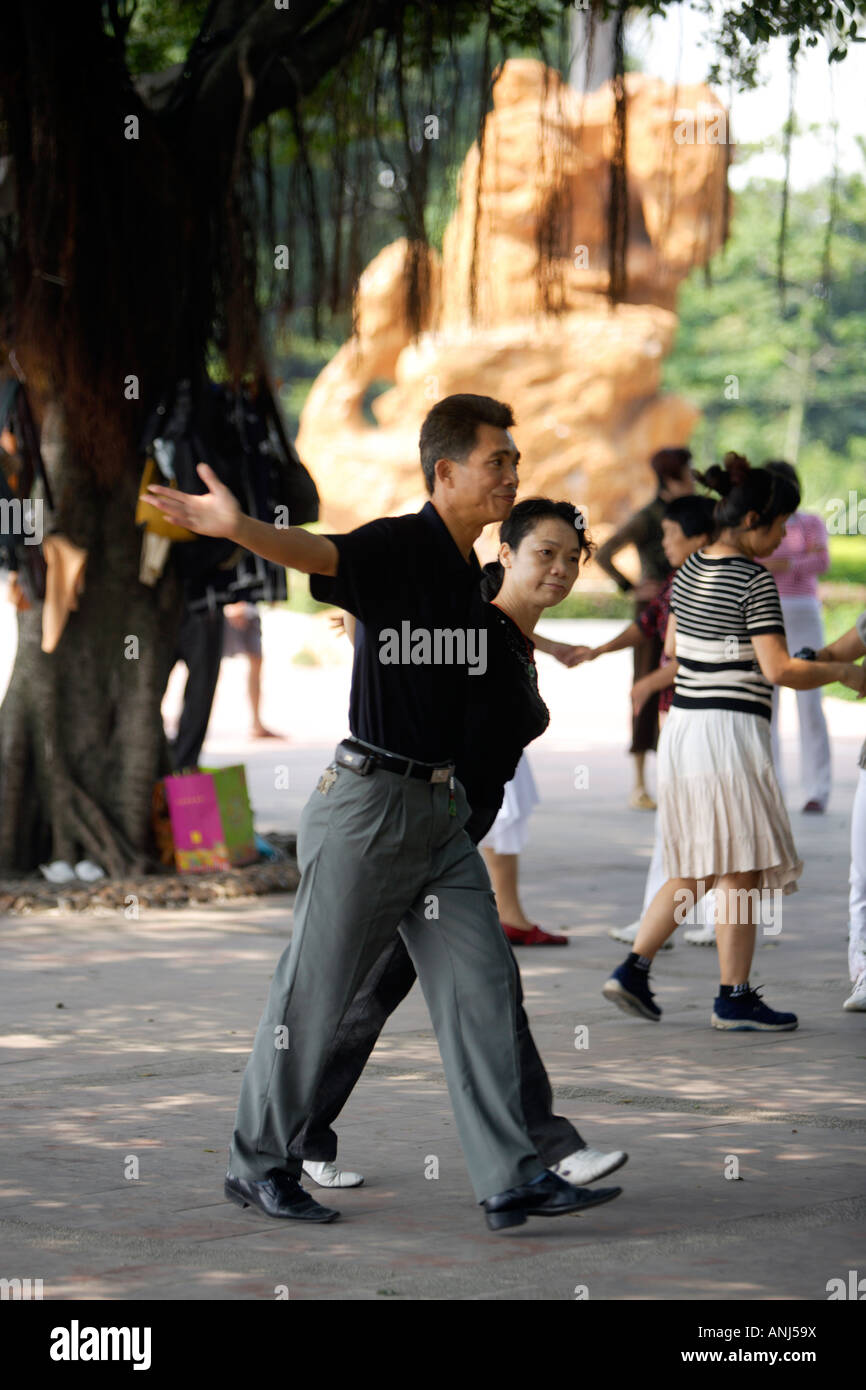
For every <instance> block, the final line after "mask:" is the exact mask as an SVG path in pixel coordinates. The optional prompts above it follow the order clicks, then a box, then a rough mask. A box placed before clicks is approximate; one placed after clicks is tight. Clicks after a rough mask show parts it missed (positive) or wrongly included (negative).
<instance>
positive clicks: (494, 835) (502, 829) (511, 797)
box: [481, 753, 539, 854]
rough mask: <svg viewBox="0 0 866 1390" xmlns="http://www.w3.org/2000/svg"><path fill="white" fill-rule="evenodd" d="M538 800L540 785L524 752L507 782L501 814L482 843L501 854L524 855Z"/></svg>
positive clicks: (500, 809)
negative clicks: (533, 812)
mask: <svg viewBox="0 0 866 1390" xmlns="http://www.w3.org/2000/svg"><path fill="white" fill-rule="evenodd" d="M538 801H539V796H538V788H537V787H536V785H535V778H534V777H533V775H532V768H531V767H530V766H529V759H528V758H527V756H526V754H525V753H523V754H522V755H521V758H520V762H519V763H518V764H517V769H516V771H515V773H514V776H513V777H512V779H511V781H510V782H506V784H505V795H504V797H503V799H502V805H501V806H500V808H499V815H498V816H497V817H496V820H495V821H494V822H493V824H492V826H491V827H490V829H489V830H488V832H487V834H486V835H485V837H484V839H483V840H482V841H481V845H482V846H483V847H484V848H485V849H493V850H495V851H496V853H497V854H521V853H522V852H523V850H524V848H525V847H526V841H527V839H528V838H529V817H530V815H531V814H532V808H533V806H537V805H538Z"/></svg>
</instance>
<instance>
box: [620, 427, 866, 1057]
mask: <svg viewBox="0 0 866 1390" xmlns="http://www.w3.org/2000/svg"><path fill="white" fill-rule="evenodd" d="M701 481H702V482H703V483H704V484H705V485H706V486H707V487H708V488H710V489H711V490H712V491H713V492H717V493H719V495H720V498H721V500H720V501H719V502H718V503H717V505H716V510H715V515H714V520H715V523H716V535H717V539H716V540H714V541H713V542H712V543H711V544H710V545H708V546H706V547H705V548H704V549H702V550H698V551H696V552H695V554H694V555H690V556H689V557H688V559H687V560H686V561H685V562H684V564H683V565H682V566H681V567H680V569H679V570H678V571H677V575H676V578H675V580H674V584H673V589H672V591H671V614H670V618H669V620H668V628H667V636H666V638H665V650H666V651H667V653H668V655H669V656H675V657H676V659H677V673H676V677H675V683H674V699H673V705H672V707H671V712H670V715H669V717H668V719H667V721H666V722H665V727H664V730H663V731H662V738H661V743H660V748H659V754H660V756H659V819H660V830H661V840H662V846H663V854H664V870H665V876H666V879H667V881H666V882H665V883H664V884H663V885H662V887H661V888H659V891H658V892H657V893H656V896H655V897H654V898H653V901H652V902H651V903H650V906H649V908H648V910H647V912H646V913H645V914H644V918H643V921H642V922H641V927H640V931H639V932H638V934H637V939H636V940H635V943H634V949H633V950H632V952H631V953H630V955H629V956H628V957H627V958H626V960H624V961H623V963H622V964H621V965H620V966H618V967H617V969H616V970H615V971H614V973H613V975H612V976H611V978H610V979H609V980H608V981H607V982H606V983H605V985H604V988H603V991H602V992H603V994H604V996H605V998H606V999H609V1000H610V1001H611V1002H612V1003H614V1004H617V1005H618V1006H619V1007H620V1008H621V1009H623V1010H624V1011H625V1012H627V1013H634V1014H637V1015H639V1016H640V1017H642V1018H647V1019H651V1020H653V1021H654V1022H657V1021H658V1020H659V1019H660V1017H661V1009H660V1008H659V1007H658V1005H657V1004H655V1003H654V1002H653V997H652V991H651V990H650V989H649V970H650V967H651V965H652V962H653V959H654V957H655V955H656V952H657V951H658V950H659V949H660V948H661V946H662V944H663V943H664V942H665V941H666V940H667V939H668V937H669V936H671V935H673V933H674V931H675V930H676V928H677V925H678V924H679V921H681V920H682V918H681V910H682V907H683V906H684V905H685V904H694V902H695V899H696V895H697V886H698V883H701V884H703V885H704V889H703V890H702V891H705V888H707V887H708V888H715V889H716V890H717V891H716V938H717V944H718V952H719V972H720V982H719V993H718V995H717V996H716V999H715V1001H714V1003H713V1011H712V1015H711V1023H712V1026H713V1027H714V1028H720V1029H726V1030H731V1031H760V1032H779V1031H787V1030H790V1029H793V1028H796V1027H797V1022H798V1020H797V1016H796V1014H793V1013H782V1012H778V1011H776V1010H774V1009H771V1008H769V1006H768V1005H767V1004H766V1003H765V1002H764V1000H763V999H762V998H761V995H760V992H759V991H758V990H755V989H753V988H752V986H751V984H750V981H749V971H750V967H751V964H752V957H753V955H754V950H755V934H756V929H757V924H758V921H760V920H762V912H763V908H764V903H765V893H770V894H772V902H773V904H774V907H773V912H774V916H775V913H776V907H775V903H776V895H777V894H779V893H791V892H794V890H795V887H796V883H797V879H798V878H799V877H800V874H801V873H802V869H803V865H802V862H801V860H800V859H799V857H798V855H797V850H796V846H795V845H794V840H793V836H792V834H791V826H790V822H789V820H788V815H787V812H786V810H785V804H784V802H783V800H782V795H781V792H780V790H779V784H778V782H777V780H776V774H775V771H774V769H773V762H772V757H771V754H770V715H771V711H772V687H773V685H787V686H790V687H791V688H792V689H793V690H811V689H815V688H817V687H818V686H819V685H827V684H829V683H830V682H832V681H837V680H838V681H843V682H844V684H846V685H848V686H850V687H851V689H852V690H855V691H856V692H857V694H858V695H859V696H862V695H864V694H866V670H864V669H863V668H862V667H859V666H855V665H853V664H852V663H850V662H841V661H827V662H817V661H811V660H804V659H799V658H797V657H793V656H790V655H789V653H788V648H787V645H786V642H785V625H784V622H783V620H782V607H781V603H780V601H779V593H778V590H777V588H776V585H775V583H774V581H773V579H772V576H771V575H770V574H769V572H768V571H767V570H766V569H765V568H764V566H763V565H761V564H759V563H758V561H759V560H760V559H763V558H765V557H766V556H768V555H772V553H773V551H774V550H775V549H776V547H777V546H778V544H779V542H780V541H781V539H782V537H783V536H784V534H785V524H786V522H787V520H788V518H789V517H790V516H791V515H792V514H793V513H794V512H795V511H796V510H797V507H798V506H799V503H800V492H799V489H798V488H797V487H796V485H795V484H794V483H793V482H791V481H790V480H789V479H787V478H782V477H779V476H778V475H777V474H773V473H769V472H768V471H767V469H765V468H754V469H753V468H751V467H750V465H749V462H748V459H745V458H742V457H741V456H740V455H738V454H733V453H731V454H726V455H725V461H724V466H721V467H720V466H719V465H717V464H716V465H713V467H712V468H710V469H708V470H707V472H706V473H705V474H703V475H702V477H701Z"/></svg>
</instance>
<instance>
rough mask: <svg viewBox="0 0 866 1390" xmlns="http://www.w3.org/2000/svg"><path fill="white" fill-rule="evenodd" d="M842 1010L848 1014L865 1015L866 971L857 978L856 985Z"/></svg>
mask: <svg viewBox="0 0 866 1390" xmlns="http://www.w3.org/2000/svg"><path fill="white" fill-rule="evenodd" d="M842 1008H843V1009H847V1010H848V1012H849V1013H855V1014H866V970H864V971H863V974H862V975H860V976H858V978H857V983H856V984H855V986H854V988H853V990H852V991H851V993H850V994H849V995H848V998H847V999H846V1000H845V1003H844V1004H843V1005H842Z"/></svg>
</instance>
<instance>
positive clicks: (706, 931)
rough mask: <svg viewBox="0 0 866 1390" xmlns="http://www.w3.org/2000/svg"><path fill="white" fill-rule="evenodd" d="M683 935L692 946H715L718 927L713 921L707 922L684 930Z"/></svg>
mask: <svg viewBox="0 0 866 1390" xmlns="http://www.w3.org/2000/svg"><path fill="white" fill-rule="evenodd" d="M683 936H684V937H685V939H686V941H687V942H688V943H689V945H690V946H715V944H716V928H715V926H714V924H713V923H712V922H705V923H704V925H703V926H702V927H692V929H691V930H690V931H687V932H683Z"/></svg>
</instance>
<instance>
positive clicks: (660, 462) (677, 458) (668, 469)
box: [650, 449, 692, 484]
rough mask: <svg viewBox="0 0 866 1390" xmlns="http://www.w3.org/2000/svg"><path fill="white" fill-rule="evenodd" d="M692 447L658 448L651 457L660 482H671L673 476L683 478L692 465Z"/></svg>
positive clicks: (653, 468) (651, 464)
mask: <svg viewBox="0 0 866 1390" xmlns="http://www.w3.org/2000/svg"><path fill="white" fill-rule="evenodd" d="M691 462H692V451H691V449H656V452H655V453H654V454H653V456H652V458H651V459H650V468H652V470H653V472H654V473H655V475H656V477H657V478H658V480H659V484H664V483H669V482H670V481H671V479H672V478H681V477H682V476H683V474H684V473H685V472H686V471H687V470H688V469H689V468H690V467H691Z"/></svg>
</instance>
